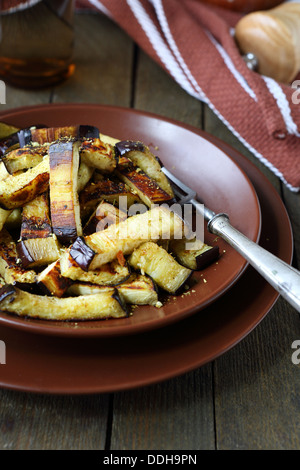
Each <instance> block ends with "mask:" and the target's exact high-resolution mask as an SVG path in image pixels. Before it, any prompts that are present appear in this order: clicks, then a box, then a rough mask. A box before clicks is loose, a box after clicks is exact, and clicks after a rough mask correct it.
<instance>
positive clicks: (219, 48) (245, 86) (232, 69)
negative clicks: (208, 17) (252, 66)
mask: <svg viewBox="0 0 300 470" xmlns="http://www.w3.org/2000/svg"><path fill="white" fill-rule="evenodd" d="M205 32H206V34H207V36H208V37H209V39H210V40H211V42H212V43H213V44H214V46H215V48H216V49H217V51H218V52H219V54H220V56H221V57H222V59H223V60H224V63H225V65H226V67H227V68H228V70H230V72H231V73H232V75H233V76H234V78H235V79H236V81H237V82H238V84H239V85H240V86H241V87H242V88H243V89H244V90H245V91H246V93H248V95H249V96H250V97H251V98H252V99H253V100H254V101H257V98H256V95H255V93H254V91H253V90H252V89H251V88H250V86H249V85H248V83H247V81H246V80H245V78H244V77H243V76H242V75H241V74H240V72H239V71H238V70H237V69H236V68H235V66H234V64H233V62H232V60H231V58H230V57H229V55H228V54H227V52H226V51H225V49H224V48H223V47H222V46H221V44H219V43H218V42H217V41H216V40H215V38H214V37H213V35H212V34H211V33H210V32H209V31H205Z"/></svg>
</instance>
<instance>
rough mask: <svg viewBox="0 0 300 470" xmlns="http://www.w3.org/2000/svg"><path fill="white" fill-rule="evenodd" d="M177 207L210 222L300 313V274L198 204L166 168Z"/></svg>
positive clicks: (225, 219)
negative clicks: (191, 209) (188, 206)
mask: <svg viewBox="0 0 300 470" xmlns="http://www.w3.org/2000/svg"><path fill="white" fill-rule="evenodd" d="M162 171H163V172H164V174H165V175H166V176H167V178H168V179H169V180H170V182H171V184H172V187H173V189H174V193H175V196H176V197H177V199H178V203H180V204H182V205H183V204H187V203H190V204H192V205H193V206H194V208H195V209H196V211H198V213H200V215H201V216H202V217H204V220H206V221H207V228H208V230H209V232H211V233H213V234H215V235H218V236H220V237H222V238H223V239H224V240H225V241H226V242H227V243H228V244H229V245H230V246H232V247H233V248H234V249H235V250H236V251H237V252H238V253H240V254H241V255H242V256H243V257H244V258H245V259H246V260H247V261H248V262H249V264H251V266H253V267H254V268H255V269H256V270H257V271H258V272H259V273H260V274H261V276H263V277H264V278H265V279H266V280H267V281H268V282H269V283H270V284H271V286H273V287H274V289H275V290H276V291H277V292H279V294H280V295H281V296H282V297H283V298H284V299H286V300H287V302H289V303H290V304H291V305H292V306H293V307H294V308H295V309H296V310H297V311H298V312H300V272H299V271H297V270H296V269H295V268H293V267H292V266H290V265H289V264H287V263H285V262H284V261H282V260H281V259H279V258H277V257H276V256H275V255H273V254H272V253H270V252H269V251H267V250H265V249H264V248H262V247H261V246H259V245H258V244H257V243H255V242H253V241H252V240H249V238H247V237H246V236H245V235H244V234H242V233H241V232H239V231H238V230H237V229H236V228H234V227H233V226H232V225H231V224H230V221H229V216H228V215H227V214H225V213H219V214H216V213H215V212H213V211H212V210H210V209H209V208H207V207H205V206H204V205H203V204H201V203H200V202H199V201H197V200H196V197H197V195H196V192H195V191H193V190H192V189H191V188H189V187H188V186H187V185H185V184H184V183H182V181H180V180H179V179H178V178H176V177H175V176H174V175H173V174H172V173H171V172H170V171H169V170H167V168H165V167H164V166H162Z"/></svg>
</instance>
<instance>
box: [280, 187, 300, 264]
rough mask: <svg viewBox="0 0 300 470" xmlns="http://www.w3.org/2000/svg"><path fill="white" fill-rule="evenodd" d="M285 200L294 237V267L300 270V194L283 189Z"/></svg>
mask: <svg viewBox="0 0 300 470" xmlns="http://www.w3.org/2000/svg"><path fill="white" fill-rule="evenodd" d="M283 200H284V203H285V206H286V209H287V211H288V214H289V218H290V221H291V224H292V230H293V236H294V263H293V264H294V266H296V267H297V268H298V269H300V192H299V193H294V192H292V191H290V190H289V189H288V188H286V187H283Z"/></svg>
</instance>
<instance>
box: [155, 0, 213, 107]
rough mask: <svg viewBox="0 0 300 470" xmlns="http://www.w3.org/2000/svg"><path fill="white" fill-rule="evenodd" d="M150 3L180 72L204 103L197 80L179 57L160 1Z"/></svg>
mask: <svg viewBox="0 0 300 470" xmlns="http://www.w3.org/2000/svg"><path fill="white" fill-rule="evenodd" d="M150 2H151V3H152V5H153V6H154V8H155V11H156V14H157V18H158V20H159V23H160V25H161V28H162V31H163V33H164V35H165V38H166V40H167V42H168V45H169V47H170V49H171V50H172V52H173V54H174V56H175V57H176V59H177V61H178V63H179V65H180V67H181V68H182V70H183V72H184V74H185V75H186V77H187V78H188V80H189V81H190V82H191V84H192V85H193V86H194V88H195V90H196V91H197V92H198V93H199V97H200V98H199V99H201V100H202V101H205V102H206V97H205V94H204V93H203V91H202V90H201V88H200V86H199V84H198V82H197V80H196V79H195V78H194V76H193V75H192V73H191V71H190V69H189V68H188V66H187V64H186V63H185V61H184V59H183V57H182V55H181V53H180V51H179V49H178V47H177V44H176V42H175V39H174V36H173V35H172V33H171V30H170V27H169V23H168V20H167V17H166V14H165V11H164V7H163V4H162V1H161V0H150Z"/></svg>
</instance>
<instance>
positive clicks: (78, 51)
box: [53, 14, 133, 106]
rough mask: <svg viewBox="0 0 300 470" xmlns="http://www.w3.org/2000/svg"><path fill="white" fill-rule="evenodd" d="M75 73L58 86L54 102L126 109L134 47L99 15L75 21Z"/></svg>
mask: <svg viewBox="0 0 300 470" xmlns="http://www.w3.org/2000/svg"><path fill="white" fill-rule="evenodd" d="M74 59H75V65H76V69H75V73H74V75H73V76H72V77H70V78H69V79H68V80H67V81H66V82H64V83H63V84H61V85H60V86H57V87H56V88H55V91H54V95H53V102H54V103H57V102H77V103H101V104H109V105H115V106H129V104H130V100H131V73H132V61H133V43H132V41H131V39H130V38H129V37H128V36H127V35H126V34H125V33H124V32H123V31H122V30H121V29H119V28H118V27H117V26H116V24H114V23H113V22H112V21H111V20H110V19H108V18H107V17H104V16H102V15H100V14H96V15H90V14H81V15H76V17H75V54H74Z"/></svg>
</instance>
